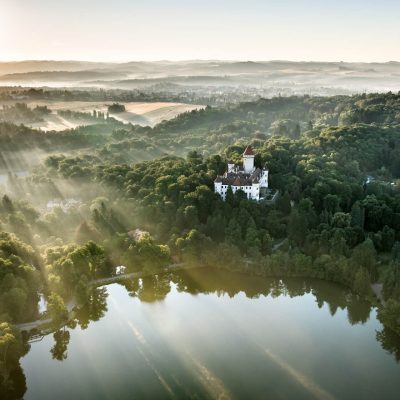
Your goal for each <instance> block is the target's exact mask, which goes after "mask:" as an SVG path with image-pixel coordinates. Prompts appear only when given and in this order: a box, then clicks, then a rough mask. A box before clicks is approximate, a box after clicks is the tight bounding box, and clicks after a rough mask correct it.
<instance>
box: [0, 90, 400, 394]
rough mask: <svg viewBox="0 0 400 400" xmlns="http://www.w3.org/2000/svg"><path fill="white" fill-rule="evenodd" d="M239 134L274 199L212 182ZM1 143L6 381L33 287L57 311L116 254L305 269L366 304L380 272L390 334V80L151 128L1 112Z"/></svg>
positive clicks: (253, 268)
mask: <svg viewBox="0 0 400 400" xmlns="http://www.w3.org/2000/svg"><path fill="white" fill-rule="evenodd" d="M115 100H116V101H118V100H119V99H118V98H116V99H115ZM115 106H116V107H118V104H117V103H115ZM5 112H8V113H10V112H19V113H21V112H25V113H28V114H29V115H30V113H34V114H35V118H36V117H37V118H39V117H40V113H42V112H46V110H40V109H39V110H37V109H33V110H30V109H29V108H28V109H26V108H25V107H24V106H22V105H16V106H15V108H6V109H4V110H3V113H5ZM29 117H31V115H30V116H29ZM0 118H1V115H0ZM248 144H251V145H252V147H253V149H254V152H255V154H256V157H255V163H256V165H257V166H260V167H261V166H264V165H266V166H267V168H268V169H269V175H270V187H272V188H274V189H276V190H278V191H279V193H280V196H279V198H278V200H277V201H276V203H274V204H269V203H265V202H259V203H258V202H255V201H252V200H247V198H246V196H245V194H244V193H243V192H241V191H238V192H236V193H235V194H233V192H232V191H231V190H230V191H229V190H228V193H227V199H226V201H225V202H224V201H222V199H221V198H220V197H219V195H217V194H215V193H214V188H213V181H214V179H215V177H216V175H217V174H221V173H223V172H224V171H225V169H226V165H227V163H228V161H229V162H236V163H240V162H241V157H242V153H243V150H244V148H245V147H246V145H248ZM0 146H1V149H2V150H3V149H6V150H7V153H9V154H8V158H4V156H3V158H2V159H0V167H1V169H2V170H3V171H5V173H7V171H8V176H7V179H6V182H5V183H4V184H3V185H1V184H0V194H1V203H0V231H1V233H0V287H1V291H0V297H1V301H0V324H1V325H0V329H1V332H3V334H2V336H0V360H6V361H0V377H1V378H0V379H2V380H3V381H4V382H6V381H7V380H10V382H11V381H12V379H13V373H14V372H15V371H16V368H17V367H16V366H17V365H18V360H19V357H20V356H22V355H23V354H24V352H25V351H26V343H25V341H24V340H23V338H22V337H21V334H20V333H19V331H18V329H17V328H16V327H15V326H17V325H18V324H19V323H22V322H28V321H32V320H35V319H37V318H40V313H39V309H38V301H39V296H40V295H41V294H45V295H46V297H47V298H48V310H47V313H48V315H47V316H49V317H50V318H51V319H53V322H54V323H55V324H56V325H57V326H62V325H63V324H65V323H66V322H67V321H68V310H67V303H68V302H69V301H71V299H75V301H76V302H77V304H78V305H80V306H81V307H82V308H83V307H85V306H86V307H87V306H88V304H90V302H91V301H93V298H94V297H96V293H97V292H96V289H95V288H94V287H93V285H91V282H93V281H95V280H96V279H100V278H104V277H109V276H112V275H115V273H116V272H115V267H116V266H119V265H123V266H125V267H126V270H127V272H144V273H146V274H149V275H151V274H157V273H158V272H160V271H163V269H164V268H165V267H166V266H168V265H170V264H174V263H184V264H185V265H189V266H190V265H193V266H205V267H212V268H218V269H221V270H224V269H229V270H232V271H241V272H246V273H248V274H252V275H254V276H270V277H276V278H284V277H312V278H318V279H323V280H327V281H333V282H337V283H340V284H342V285H344V286H346V287H348V288H350V289H352V290H353V292H354V293H356V294H357V295H358V296H361V297H363V298H366V299H368V300H370V301H371V302H373V303H374V304H378V301H377V299H376V298H375V296H374V294H373V292H372V289H371V285H372V284H376V283H378V284H381V285H383V286H382V288H383V291H382V299H381V300H383V302H382V303H381V304H380V305H379V308H378V317H379V319H380V321H381V322H382V323H383V324H384V326H385V328H387V331H386V334H388V333H387V332H390V334H391V335H396V334H397V335H400V94H394V93H386V94H360V95H353V96H334V97H309V96H303V97H289V98H285V97H276V98H272V99H260V100H257V101H255V102H247V103H241V104H238V105H230V106H224V107H220V108H217V107H209V106H208V107H206V108H205V109H204V110H198V111H192V112H188V113H184V114H182V115H180V116H178V117H176V118H174V119H172V120H170V121H165V122H162V123H160V124H158V125H156V126H155V127H153V128H151V127H140V126H137V125H129V124H122V123H117V122H116V121H112V122H106V123H102V124H96V125H92V126H90V127H84V128H83V127H81V128H77V129H74V130H70V131H62V132H46V133H44V132H41V131H39V130H34V129H31V128H27V127H25V126H23V125H16V124H13V123H10V122H2V123H0ZM36 150H40V151H41V152H42V154H43V158H42V162H40V163H37V165H34V166H29V173H27V174H26V176H24V177H21V176H17V175H16V174H15V173H14V172H13V171H12V170H11V171H10V169H11V168H10V162H9V161H8V160H9V158H12V159H14V160H18V159H19V158H21V154H22V152H23V151H30V152H35V151H36ZM2 155H3V153H2ZM17 164H18V163H15V165H17ZM0 182H1V181H0ZM97 317H98V316H97ZM97 317H96V316H94V317H93V318H97ZM11 344H12V346H16V350H15V351H13V352H10V351H9V350H8V349H9V346H10V345H11ZM389 351H390V350H389ZM392 351H393V352H394V353H395V354H397V356H398V354H399V353H398V350H395V349H392ZM396 351H397V353H396ZM16 355H17V356H16ZM13 371H14V372H13ZM15 379H17V378H15ZM10 385H11V386H12V383H10ZM0 386H2V385H1V382H0ZM3 386H4V385H3ZM11 386H10V387H11ZM10 390H11V389H10Z"/></svg>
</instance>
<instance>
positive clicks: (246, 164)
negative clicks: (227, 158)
mask: <svg viewBox="0 0 400 400" xmlns="http://www.w3.org/2000/svg"><path fill="white" fill-rule="evenodd" d="M243 168H244V172H245V173H246V174H250V173H252V172H253V170H254V153H253V149H252V148H251V146H250V145H249V146H247V147H246V149H245V150H244V153H243Z"/></svg>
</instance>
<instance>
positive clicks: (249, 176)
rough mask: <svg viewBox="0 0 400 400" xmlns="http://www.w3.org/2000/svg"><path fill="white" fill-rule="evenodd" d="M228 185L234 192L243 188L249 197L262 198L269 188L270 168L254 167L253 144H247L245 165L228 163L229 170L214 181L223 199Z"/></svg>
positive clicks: (216, 191) (217, 191)
mask: <svg viewBox="0 0 400 400" xmlns="http://www.w3.org/2000/svg"><path fill="white" fill-rule="evenodd" d="M228 187H231V188H232V191H233V193H235V192H236V191H238V190H243V192H245V193H246V195H247V198H248V199H253V200H257V201H258V200H260V199H262V198H263V197H264V193H265V192H266V189H268V169H267V168H263V169H260V168H255V167H254V153H253V149H252V148H251V146H247V147H246V149H245V151H244V153H243V166H239V165H235V164H228V170H227V171H226V172H225V174H224V175H222V176H217V178H216V179H215V181H214V191H215V193H219V194H220V195H221V197H222V199H223V200H225V198H226V191H227V190H228Z"/></svg>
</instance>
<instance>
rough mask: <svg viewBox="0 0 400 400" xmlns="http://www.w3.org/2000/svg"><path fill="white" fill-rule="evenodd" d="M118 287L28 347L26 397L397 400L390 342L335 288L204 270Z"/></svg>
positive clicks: (371, 317)
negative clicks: (70, 325)
mask: <svg viewBox="0 0 400 400" xmlns="http://www.w3.org/2000/svg"><path fill="white" fill-rule="evenodd" d="M126 286H127V287H125V286H122V285H119V284H113V285H110V286H107V287H106V288H103V289H98V290H96V292H95V293H94V295H93V297H92V298H91V299H90V302H89V303H88V305H87V307H86V308H85V309H84V310H81V311H80V312H79V314H77V319H76V326H75V327H73V328H68V329H67V330H66V331H65V332H63V331H60V332H57V333H56V334H55V335H54V336H53V334H51V335H49V336H46V337H45V338H44V339H43V340H42V341H41V342H37V343H33V344H32V347H31V350H30V352H29V353H28V354H27V355H26V356H25V357H24V358H23V359H22V362H21V364H22V368H23V370H24V374H25V376H26V384H27V391H26V394H25V398H26V399H41V400H43V399H142V398H143V399H164V398H166V399H168V398H171V399H174V398H195V399H203V398H218V399H229V398H233V399H296V400H299V399H352V400H354V399H398V398H399V391H400V364H398V363H397V361H396V354H397V356H399V350H398V349H399V347H396V346H398V343H396V342H395V341H393V340H392V339H393V338H391V337H390V336H388V335H387V332H385V331H383V332H382V329H383V328H382V326H381V324H380V323H379V322H378V321H377V320H376V313H375V310H374V309H370V307H369V305H368V304H367V303H365V302H362V301H360V300H358V299H357V297H356V296H354V295H352V294H351V293H349V292H348V291H347V290H346V289H344V288H342V287H340V286H336V285H334V284H328V283H325V282H320V281H304V280H297V279H293V280H287V281H284V282H279V281H278V280H268V279H260V278H251V277H247V276H245V275H241V274H233V273H228V272H218V271H213V270H205V269H201V270H191V271H186V272H181V273H177V274H174V275H168V276H167V275H166V276H159V277H154V278H146V279H144V280H143V281H140V280H137V281H131V282H129V284H126ZM93 320H97V321H93ZM379 332H381V333H379ZM377 334H378V338H379V340H377ZM54 337H55V338H56V342H55V338H54ZM383 346H384V347H386V348H387V349H390V350H391V352H392V353H390V352H388V351H386V350H384V349H383ZM396 352H397V353H396ZM60 360H61V361H60Z"/></svg>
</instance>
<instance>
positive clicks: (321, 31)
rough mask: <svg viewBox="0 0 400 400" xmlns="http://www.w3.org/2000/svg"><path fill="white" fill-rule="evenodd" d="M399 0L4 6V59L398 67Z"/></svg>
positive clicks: (41, 0)
mask: <svg viewBox="0 0 400 400" xmlns="http://www.w3.org/2000/svg"><path fill="white" fill-rule="evenodd" d="M399 21H400V0H241V1H239V0H0V60H1V61H11V60H24V59H30V60H33V59H52V60H67V59H69V60H71V59H74V60H90V61H129V60H165V59H168V60H189V59H220V60H221V59H225V60H294V61H300V60H304V61H310V60H315V61H365V62H372V61H377V62H385V61H392V60H394V61H400V22H399Z"/></svg>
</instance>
